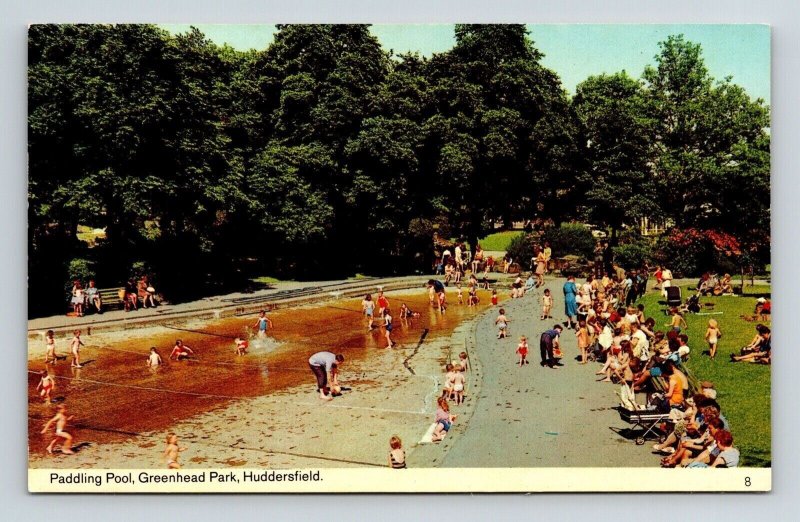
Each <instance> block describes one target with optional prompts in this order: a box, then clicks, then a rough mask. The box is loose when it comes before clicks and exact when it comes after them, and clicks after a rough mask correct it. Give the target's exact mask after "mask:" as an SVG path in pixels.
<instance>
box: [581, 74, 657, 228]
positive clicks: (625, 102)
mask: <svg viewBox="0 0 800 522" xmlns="http://www.w3.org/2000/svg"><path fill="white" fill-rule="evenodd" d="M643 96H644V93H643V89H642V84H641V83H640V82H638V81H636V80H634V79H632V78H630V77H629V76H628V75H627V74H626V73H625V72H624V71H623V72H621V73H617V74H613V75H605V74H604V75H600V76H591V77H589V78H588V79H587V80H585V81H584V82H583V83H581V84H579V85H578V86H577V88H576V93H575V97H574V99H573V101H572V103H573V107H574V108H575V111H576V113H577V115H578V118H579V119H580V121H581V126H582V134H583V138H584V140H585V147H584V149H583V151H582V152H583V155H584V158H585V162H586V167H587V169H586V171H585V173H584V174H583V175H582V176H581V187H582V189H583V190H584V198H585V199H584V200H583V201H582V203H583V204H584V205H585V208H586V213H587V215H588V219H589V221H590V222H592V223H595V224H598V225H603V226H609V227H611V229H612V235H613V236H616V232H617V230H619V229H620V228H621V227H622V226H623V225H624V224H628V225H631V224H636V223H638V221H639V219H640V218H641V217H645V216H647V217H650V218H653V217H658V216H659V215H660V214H661V210H660V208H659V197H658V193H657V190H656V186H655V183H654V180H653V176H652V174H651V171H650V164H649V161H648V153H649V146H650V143H649V141H648V138H649V127H650V125H651V122H650V121H649V120H648V119H647V116H646V114H645V111H644V99H643Z"/></svg>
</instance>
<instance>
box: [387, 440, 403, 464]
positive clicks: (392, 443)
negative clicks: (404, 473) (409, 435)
mask: <svg viewBox="0 0 800 522" xmlns="http://www.w3.org/2000/svg"><path fill="white" fill-rule="evenodd" d="M389 448H391V449H390V451H389V467H390V468H392V469H405V468H406V452H405V450H404V449H403V441H402V440H400V437H398V436H397V435H392V438H391V439H389Z"/></svg>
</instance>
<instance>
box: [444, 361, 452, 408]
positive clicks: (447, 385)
mask: <svg viewBox="0 0 800 522" xmlns="http://www.w3.org/2000/svg"><path fill="white" fill-rule="evenodd" d="M444 369H445V372H447V373H445V374H444V387H443V388H442V397H447V398H448V399H449V398H452V397H453V391H454V390H453V385H454V384H455V370H454V367H453V365H452V364H450V363H447V364H446V365H445V367H444Z"/></svg>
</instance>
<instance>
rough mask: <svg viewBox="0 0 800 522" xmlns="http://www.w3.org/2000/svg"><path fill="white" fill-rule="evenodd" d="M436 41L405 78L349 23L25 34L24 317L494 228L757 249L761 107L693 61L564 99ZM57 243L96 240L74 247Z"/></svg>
mask: <svg viewBox="0 0 800 522" xmlns="http://www.w3.org/2000/svg"><path fill="white" fill-rule="evenodd" d="M455 37H456V44H455V46H454V47H453V48H452V49H451V50H449V51H447V52H444V53H439V54H435V55H433V56H432V57H430V58H423V57H420V56H419V55H415V54H405V55H401V56H392V55H390V54H389V53H387V52H386V51H384V50H383V49H382V48H381V46H380V42H378V41H377V39H376V38H375V37H374V36H372V35H371V34H370V31H369V27H368V26H366V25H281V26H278V31H277V33H276V35H275V39H274V42H273V43H271V44H270V45H269V46H267V47H266V49H265V50H263V51H249V52H240V51H236V50H234V49H232V48H230V47H227V46H222V47H221V46H218V45H216V44H214V43H212V42H211V41H209V40H208V39H206V38H205V37H204V35H203V34H201V33H200V32H199V31H197V30H192V31H190V32H188V33H186V34H182V35H177V36H172V35H170V34H168V33H166V32H165V31H162V30H160V29H158V28H156V27H154V26H148V25H34V26H32V27H31V29H30V33H29V72H28V74H29V203H30V205H29V236H30V256H29V269H30V288H31V295H32V296H36V297H35V299H31V308H32V311H34V312H37V313H38V312H39V311H46V310H53V309H54V308H55V309H60V306H61V301H60V296H61V293H62V292H63V287H64V283H65V281H66V280H67V279H68V278H69V277H70V275H71V274H70V273H69V272H70V266H73V267H74V266H76V263H78V265H80V266H82V267H83V268H84V269H85V270H88V272H89V273H91V274H94V275H95V276H96V278H97V279H98V281H99V283H100V286H112V285H116V284H119V283H121V282H122V281H124V280H125V279H127V278H128V277H129V276H130V275H131V272H132V271H133V270H135V269H137V270H142V269H143V268H142V267H146V269H147V270H148V271H150V272H151V274H152V275H153V276H154V277H156V278H157V280H158V282H159V288H160V289H161V290H162V291H164V292H165V293H167V294H168V296H170V297H172V298H173V299H182V298H189V297H195V296H197V295H201V294H203V293H205V292H208V291H212V290H217V289H219V288H218V287H220V286H226V285H241V284H242V282H243V281H245V280H246V278H247V277H249V276H251V275H253V274H264V273H273V274H276V275H287V274H288V275H291V276H294V277H314V278H319V277H323V276H330V275H349V274H352V273H354V272H357V271H359V272H365V273H391V272H406V271H409V270H427V268H428V264H429V261H430V260H429V259H427V258H426V256H429V253H428V252H427V250H428V247H427V246H426V245H425V241H424V240H423V241H421V240H420V238H424V236H425V235H426V234H427V233H428V231H430V230H432V229H431V227H432V226H433V224H434V223H438V224H439V226H441V227H442V228H441V230H444V229H445V228H450V227H452V230H453V233H454V234H456V235H459V236H462V237H466V238H469V239H470V240H471V243H472V244H473V245H474V244H475V243H476V240H477V238H478V237H480V236H481V235H482V234H483V233H484V232H486V231H488V230H490V229H491V228H493V226H494V225H495V224H497V223H499V224H504V225H509V224H510V223H511V222H512V221H514V220H527V219H541V220H553V221H554V222H556V223H560V222H564V221H570V220H583V221H587V222H590V223H595V224H598V225H602V226H609V227H612V228H614V229H619V228H621V227H624V226H626V225H631V224H635V222H636V220H638V218H639V217H642V216H648V217H657V218H665V219H670V220H672V221H673V222H674V223H675V224H676V225H678V226H679V227H685V228H689V227H692V228H697V229H711V228H713V229H719V230H721V231H724V232H726V233H729V234H733V235H734V236H735V237H736V238H737V239H738V240H739V241H741V242H742V244H744V245H754V244H757V243H758V242H759V241H761V242H763V241H764V239H765V238H768V235H769V222H770V217H769V128H768V127H769V112H768V109H767V108H766V107H765V106H764V104H763V102H762V101H761V100H755V101H754V100H752V99H751V98H750V97H749V96H748V94H747V93H746V92H745V91H744V90H743V89H741V88H740V87H738V86H737V85H735V84H733V83H732V82H731V80H730V79H727V78H726V79H723V80H722V81H719V82H717V81H715V80H714V79H713V78H711V77H710V76H709V74H708V71H707V69H706V68H705V66H704V64H703V60H702V53H701V49H700V46H699V45H696V44H693V43H691V42H687V41H685V40H684V39H683V38H682V37H680V36H677V37H670V38H669V39H668V40H667V41H666V42H662V44H661V52H660V54H659V55H658V56H656V57H655V62H654V65H653V66H652V67H648V68H647V69H646V70H645V71H644V74H643V76H642V79H641V81H639V80H636V79H634V78H631V77H629V76H628V75H627V74H625V73H624V72H622V73H616V74H609V75H602V76H598V77H591V78H589V79H587V80H586V81H585V82H583V83H582V84H581V85H579V86H578V88H577V92H576V94H575V96H574V97H573V98H572V99H570V98H569V97H568V95H567V93H566V92H565V91H564V90H563V88H562V87H561V84H560V80H559V78H558V76H557V75H556V74H555V73H554V72H553V71H551V70H548V69H547V68H545V67H544V66H543V65H542V64H541V62H540V60H541V58H542V54H541V53H540V52H539V51H538V50H537V49H536V47H535V44H534V42H533V41H532V39H531V37H530V35H529V34H528V31H527V30H526V29H525V27H524V26H521V25H457V26H456V28H455ZM742 209H746V211H744V212H743V211H742ZM79 226H85V227H90V228H100V229H105V231H106V237H105V239H103V240H100V241H98V242H97V244H96V245H94V246H93V247H92V248H89V245H88V244H87V243H86V242H84V241H81V240H79V238H78V236H77V230H78V227H79ZM76 260H78V261H76ZM80 260H83V261H80Z"/></svg>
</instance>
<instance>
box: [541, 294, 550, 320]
mask: <svg viewBox="0 0 800 522" xmlns="http://www.w3.org/2000/svg"><path fill="white" fill-rule="evenodd" d="M552 307H553V296H552V295H550V289H549V288H545V289H544V295H543V296H542V316H541V317H540V318H539V320H542V321H543V320H545V319H550V318H552V317H553V316H552V315H550V309H551V308H552Z"/></svg>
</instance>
